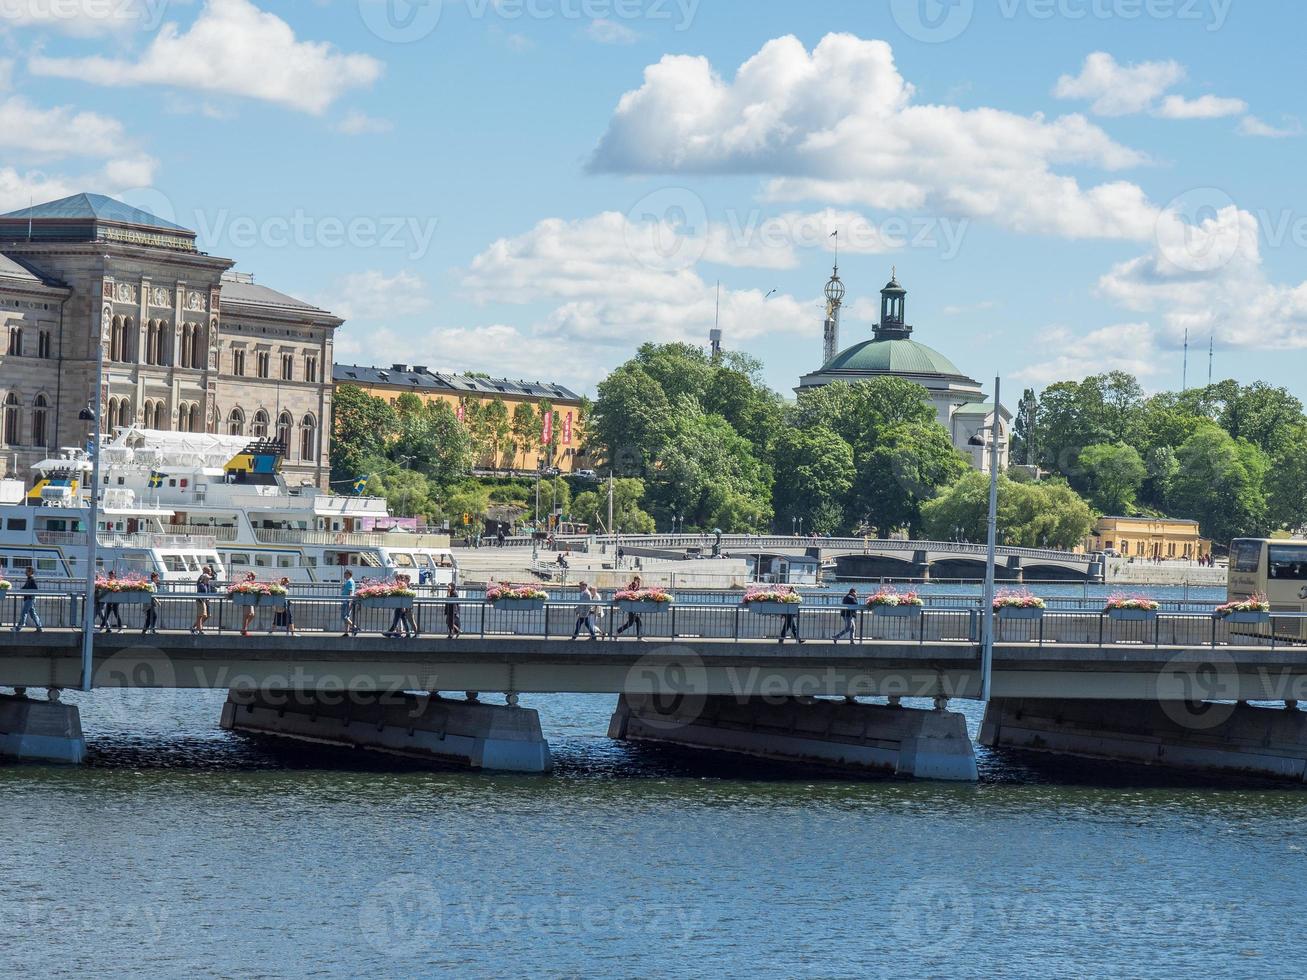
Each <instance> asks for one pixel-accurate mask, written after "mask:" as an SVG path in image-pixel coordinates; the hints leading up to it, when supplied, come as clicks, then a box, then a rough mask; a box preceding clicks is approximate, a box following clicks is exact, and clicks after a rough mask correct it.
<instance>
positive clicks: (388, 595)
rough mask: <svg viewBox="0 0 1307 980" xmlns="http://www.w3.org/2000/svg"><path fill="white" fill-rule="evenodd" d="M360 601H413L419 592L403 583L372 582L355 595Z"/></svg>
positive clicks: (361, 587) (360, 588)
mask: <svg viewBox="0 0 1307 980" xmlns="http://www.w3.org/2000/svg"><path fill="white" fill-rule="evenodd" d="M354 595H355V597H357V598H359V599H412V598H414V597H415V596H416V595H417V592H416V591H414V590H413V589H411V588H409V586H408V585H406V584H404V583H401V582H394V581H390V582H370V583H368V584H367V585H363V586H360V587H359V590H358V591H357V592H355V593H354Z"/></svg>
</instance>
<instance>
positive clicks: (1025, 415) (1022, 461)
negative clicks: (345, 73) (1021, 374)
mask: <svg viewBox="0 0 1307 980" xmlns="http://www.w3.org/2000/svg"><path fill="white" fill-rule="evenodd" d="M1038 444H1039V402H1038V400H1036V398H1035V390H1034V389H1033V388H1027V389H1026V390H1025V391H1024V392H1022V393H1021V401H1019V402H1017V417H1016V419H1015V421H1014V422H1013V425H1012V462H1013V463H1015V464H1018V465H1021V466H1034V465H1035V464H1036V463H1037V462H1038V459H1037V457H1036V454H1035V453H1036V447H1037V446H1038Z"/></svg>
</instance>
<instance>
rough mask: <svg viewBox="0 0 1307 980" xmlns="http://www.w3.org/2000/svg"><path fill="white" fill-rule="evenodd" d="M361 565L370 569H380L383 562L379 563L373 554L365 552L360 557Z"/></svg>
mask: <svg viewBox="0 0 1307 980" xmlns="http://www.w3.org/2000/svg"><path fill="white" fill-rule="evenodd" d="M359 564H360V565H367V566H368V567H369V568H380V567H381V562H379V561H378V560H377V556H376V555H374V554H372V553H371V552H364V553H362V554H360V555H359Z"/></svg>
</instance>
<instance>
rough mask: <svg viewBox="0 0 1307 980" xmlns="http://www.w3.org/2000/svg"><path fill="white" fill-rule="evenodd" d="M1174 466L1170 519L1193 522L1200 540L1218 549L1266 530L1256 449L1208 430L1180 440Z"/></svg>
mask: <svg viewBox="0 0 1307 980" xmlns="http://www.w3.org/2000/svg"><path fill="white" fill-rule="evenodd" d="M1176 462H1177V464H1178V467H1177V470H1176V474H1175V476H1174V477H1173V478H1172V480H1171V483H1170V488H1169V492H1168V494H1167V505H1168V507H1169V508H1170V509H1171V511H1172V515H1173V516H1183V517H1190V518H1193V519H1194V520H1197V521H1198V523H1199V526H1200V527H1201V529H1202V532H1203V534H1204V535H1206V536H1207V537H1210V538H1212V539H1213V540H1215V541H1219V542H1222V543H1225V542H1228V541H1230V539H1232V538H1237V537H1242V536H1248V535H1260V534H1261V533H1263V532H1264V531H1265V530H1266V523H1267V509H1266V493H1265V481H1266V472H1267V461H1266V456H1265V454H1263V453H1262V451H1261V450H1260V449H1258V448H1257V447H1256V446H1254V445H1253V444H1252V443H1250V442H1247V441H1245V440H1236V439H1232V438H1231V437H1230V435H1229V433H1227V432H1226V431H1225V430H1223V429H1220V428H1218V427H1217V426H1215V425H1209V426H1207V427H1206V428H1204V429H1201V430H1200V431H1198V432H1197V433H1195V434H1194V435H1192V436H1190V437H1189V438H1188V439H1187V440H1185V443H1184V445H1182V446H1181V447H1180V449H1179V450H1178V451H1177V453H1176Z"/></svg>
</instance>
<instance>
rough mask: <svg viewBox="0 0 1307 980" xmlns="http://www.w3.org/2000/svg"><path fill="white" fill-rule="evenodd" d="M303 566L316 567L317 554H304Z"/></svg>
mask: <svg viewBox="0 0 1307 980" xmlns="http://www.w3.org/2000/svg"><path fill="white" fill-rule="evenodd" d="M304 567H306V568H317V567H318V556H317V555H305V556H304Z"/></svg>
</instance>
